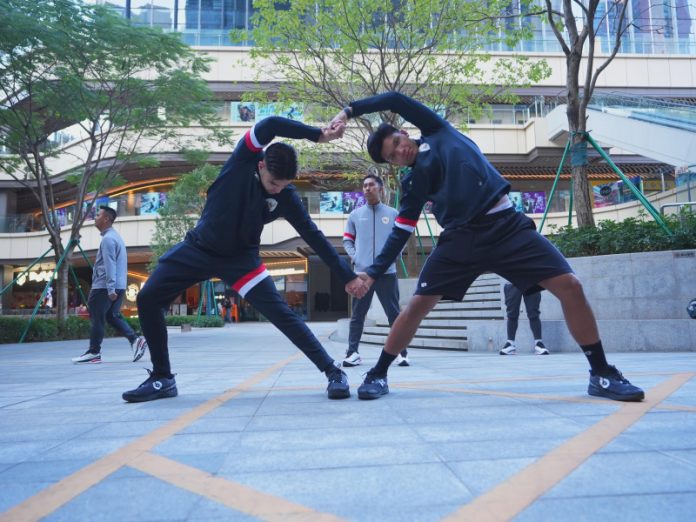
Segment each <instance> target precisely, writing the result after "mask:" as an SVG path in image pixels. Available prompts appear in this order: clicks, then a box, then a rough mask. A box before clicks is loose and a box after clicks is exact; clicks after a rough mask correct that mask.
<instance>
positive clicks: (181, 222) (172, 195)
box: [150, 164, 220, 270]
mask: <svg viewBox="0 0 696 522" xmlns="http://www.w3.org/2000/svg"><path fill="white" fill-rule="evenodd" d="M219 173H220V168H219V167H217V166H215V165H210V164H203V165H200V166H198V167H196V168H195V169H194V170H192V171H191V172H189V173H187V174H184V175H182V176H181V177H180V178H179V179H178V180H177V182H176V183H175V185H174V187H173V188H172V190H171V191H170V192H169V194H168V195H167V202H166V203H165V205H164V206H163V207H162V208H161V209H160V210H159V217H158V218H157V221H156V222H155V233H154V234H153V235H152V242H151V243H150V246H151V248H152V258H151V259H150V270H153V269H154V268H155V266H157V261H158V259H159V258H160V256H161V255H162V254H164V253H165V252H166V251H167V250H169V249H170V248H171V247H173V246H174V245H176V244H177V243H179V242H180V241H182V240H183V239H184V236H186V232H188V231H189V230H191V229H192V228H193V227H194V225H195V224H196V220H197V219H198V217H199V216H200V215H201V212H202V211H203V206H204V205H205V198H206V191H207V190H208V187H210V185H212V183H213V181H215V178H216V177H217V175H218V174H219Z"/></svg>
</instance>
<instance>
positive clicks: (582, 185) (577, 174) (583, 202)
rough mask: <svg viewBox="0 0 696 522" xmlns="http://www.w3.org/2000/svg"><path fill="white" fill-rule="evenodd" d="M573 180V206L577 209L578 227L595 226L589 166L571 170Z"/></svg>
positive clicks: (580, 166)
mask: <svg viewBox="0 0 696 522" xmlns="http://www.w3.org/2000/svg"><path fill="white" fill-rule="evenodd" d="M571 176H572V178H573V201H574V203H573V206H574V208H575V212H576V216H577V220H578V227H583V226H590V227H593V226H595V221H594V214H592V201H591V199H590V183H589V181H588V180H587V165H579V166H576V167H573V168H572V170H571Z"/></svg>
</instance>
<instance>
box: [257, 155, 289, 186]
mask: <svg viewBox="0 0 696 522" xmlns="http://www.w3.org/2000/svg"><path fill="white" fill-rule="evenodd" d="M259 178H260V179H261V185H263V188H264V190H265V191H266V192H268V193H269V194H278V193H280V191H281V190H283V189H284V188H285V187H287V186H288V185H289V184H290V183H292V180H290V179H276V178H274V177H273V174H271V171H270V170H268V169H267V168H266V162H264V161H263V160H261V161H259Z"/></svg>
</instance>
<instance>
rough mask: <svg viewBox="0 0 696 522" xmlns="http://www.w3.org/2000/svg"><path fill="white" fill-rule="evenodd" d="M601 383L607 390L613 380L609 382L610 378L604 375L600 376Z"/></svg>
mask: <svg viewBox="0 0 696 522" xmlns="http://www.w3.org/2000/svg"><path fill="white" fill-rule="evenodd" d="M599 385H600V386H601V387H602V388H604V389H605V390H606V389H607V388H609V386H610V385H611V382H609V379H606V378H604V377H600V378H599Z"/></svg>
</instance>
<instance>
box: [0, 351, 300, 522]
mask: <svg viewBox="0 0 696 522" xmlns="http://www.w3.org/2000/svg"><path fill="white" fill-rule="evenodd" d="M301 356H302V354H301V353H298V354H295V355H293V356H291V357H288V358H287V359H284V360H282V361H280V362H278V363H276V364H274V365H273V366H271V367H270V368H268V369H266V370H263V371H262V372H259V373H257V374H256V375H254V376H252V377H250V378H249V379H247V380H246V381H244V382H242V383H241V384H239V386H236V387H234V388H232V389H230V390H227V391H226V392H225V393H223V394H222V395H220V396H218V397H215V398H214V399H211V400H209V401H206V402H204V403H203V404H201V405H200V406H197V407H196V408H193V409H192V410H190V411H188V412H186V413H184V414H183V415H180V416H179V417H177V418H176V419H173V420H172V421H170V422H168V423H167V424H165V425H164V426H162V427H160V428H158V429H156V430H154V431H152V432H150V433H148V434H147V435H144V436H142V437H140V438H139V439H136V440H135V441H133V442H131V443H130V444H128V445H126V446H124V447H123V448H121V449H119V450H116V451H115V452H113V453H110V454H108V455H106V456H104V457H102V458H101V459H99V460H97V461H96V462H93V463H92V464H89V465H87V466H85V467H84V468H82V469H81V470H79V471H76V472H75V473H73V474H72V475H68V476H67V477H65V478H64V479H62V480H60V481H59V482H56V483H55V484H53V485H51V486H49V487H48V488H46V489H44V490H42V491H40V492H38V493H37V494H35V495H33V496H31V497H29V498H28V499H26V500H25V501H24V502H22V503H20V504H17V505H16V506H14V507H13V508H11V509H9V510H8V511H5V513H2V514H0V522H10V521H12V522H31V521H35V520H40V519H41V518H43V517H45V516H47V515H50V514H51V513H53V512H54V511H55V510H57V509H58V508H60V507H61V506H63V505H64V504H66V503H68V502H70V501H71V500H72V499H74V498H75V497H77V496H78V495H80V494H81V493H83V492H85V491H86V490H87V489H89V488H90V487H92V486H94V485H96V484H98V483H99V482H101V481H102V480H104V479H105V478H106V477H108V476H109V475H111V474H112V473H114V472H115V471H117V470H118V469H120V468H121V467H122V466H124V465H130V464H132V463H133V462H137V461H138V459H140V458H142V456H143V454H144V453H146V452H148V451H150V450H151V449H152V448H154V447H155V446H157V445H158V444H160V443H162V442H163V441H165V440H166V439H168V438H169V437H171V436H172V435H174V434H175V433H177V432H179V431H181V430H183V429H184V428H186V427H187V426H188V425H190V424H192V423H193V422H195V421H196V420H198V419H199V418H201V417H202V416H203V415H206V414H207V413H210V412H211V411H213V410H214V409H215V408H217V407H219V406H221V405H223V404H224V403H225V402H227V401H229V400H230V399H233V398H234V397H236V396H237V395H239V394H240V393H242V392H244V391H246V390H247V389H249V388H251V387H252V386H254V385H256V384H258V383H259V382H261V381H263V380H264V379H266V378H267V377H268V376H270V375H272V374H273V373H274V372H276V371H278V370H280V369H281V368H283V367H284V366H286V365H287V364H289V363H290V362H292V361H294V360H295V359H298V358H300V357H301ZM127 407H128V406H126V405H124V408H127Z"/></svg>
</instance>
